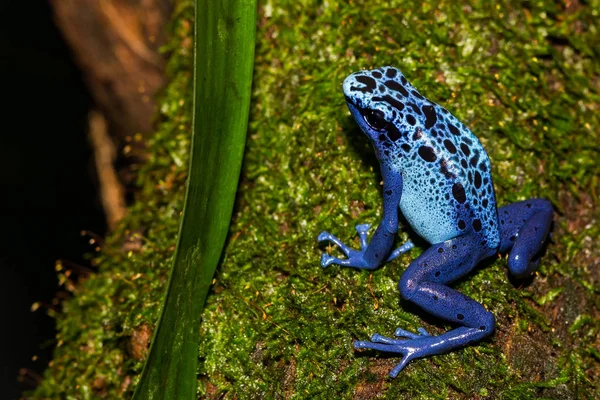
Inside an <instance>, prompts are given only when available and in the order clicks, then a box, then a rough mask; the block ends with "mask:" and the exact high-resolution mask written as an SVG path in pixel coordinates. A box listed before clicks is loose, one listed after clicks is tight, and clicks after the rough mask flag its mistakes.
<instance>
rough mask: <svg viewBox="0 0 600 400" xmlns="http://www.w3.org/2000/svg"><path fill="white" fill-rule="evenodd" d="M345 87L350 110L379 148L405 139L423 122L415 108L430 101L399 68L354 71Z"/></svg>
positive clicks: (345, 81) (346, 81)
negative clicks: (414, 110) (417, 115)
mask: <svg viewBox="0 0 600 400" xmlns="http://www.w3.org/2000/svg"><path fill="white" fill-rule="evenodd" d="M343 90H344V95H345V96H346V103H347V104H348V108H349V109H350V113H351V114H352V116H353V117H354V119H355V120H356V122H357V123H358V125H359V126H360V128H361V129H362V131H363V132H364V133H365V134H366V135H367V136H368V137H369V138H370V139H371V140H372V141H373V143H374V145H375V147H377V148H380V147H381V145H383V144H384V143H388V144H389V143H390V142H393V143H396V142H404V141H405V140H407V139H406V138H407V135H408V134H409V133H410V132H413V131H414V130H415V129H416V128H418V127H419V126H420V125H421V120H420V118H417V117H416V115H414V112H413V109H412V107H413V106H414V107H417V104H419V103H423V102H424V101H425V102H427V100H425V99H424V98H423V97H422V96H421V95H420V94H419V93H418V92H417V90H416V89H415V88H414V87H413V86H412V85H411V84H410V83H409V82H408V81H407V80H406V78H405V77H404V75H403V74H402V72H400V71H399V70H398V69H397V68H394V67H383V68H378V69H374V70H371V71H360V72H356V73H354V74H351V75H350V76H348V77H347V78H346V79H345V80H344V84H343Z"/></svg>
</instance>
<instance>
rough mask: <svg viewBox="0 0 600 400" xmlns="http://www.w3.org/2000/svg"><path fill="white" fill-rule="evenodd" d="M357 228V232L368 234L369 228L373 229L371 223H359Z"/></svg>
mask: <svg viewBox="0 0 600 400" xmlns="http://www.w3.org/2000/svg"><path fill="white" fill-rule="evenodd" d="M355 228H356V232H358V233H359V234H362V233H365V234H366V233H367V232H368V231H369V229H371V224H358V225H356V227H355Z"/></svg>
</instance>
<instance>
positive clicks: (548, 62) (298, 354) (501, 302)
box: [31, 0, 600, 399]
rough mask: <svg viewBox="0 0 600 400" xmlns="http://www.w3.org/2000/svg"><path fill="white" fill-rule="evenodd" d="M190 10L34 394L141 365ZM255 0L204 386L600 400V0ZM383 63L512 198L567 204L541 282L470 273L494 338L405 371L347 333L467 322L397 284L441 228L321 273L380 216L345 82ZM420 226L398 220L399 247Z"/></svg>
mask: <svg viewBox="0 0 600 400" xmlns="http://www.w3.org/2000/svg"><path fill="white" fill-rule="evenodd" d="M192 7H193V4H192V2H190V1H179V2H178V3H177V9H176V12H175V14H174V17H173V22H172V25H171V31H172V39H171V42H170V45H169V46H168V48H167V49H166V50H167V51H168V52H169V54H170V63H169V67H168V74H169V77H170V82H171V83H170V84H169V86H168V87H167V88H166V89H165V91H164V93H163V95H162V98H161V104H160V109H159V117H158V121H157V127H158V128H157V132H156V135H155V136H154V138H153V139H152V141H151V143H150V144H149V150H148V151H149V159H148V161H147V163H145V165H144V166H143V167H142V168H141V169H140V171H139V181H138V182H139V191H138V193H137V200H136V202H135V203H134V204H133V205H132V206H131V207H130V210H129V216H128V217H127V218H126V219H125V220H124V221H123V223H122V225H121V227H120V228H119V229H118V230H117V231H116V232H114V233H113V234H112V235H111V236H110V237H109V238H107V240H106V243H104V244H102V245H101V246H100V247H101V249H100V251H99V253H98V254H97V256H96V262H97V264H98V266H99V272H98V273H97V274H94V275H92V276H89V277H87V278H86V279H81V280H80V281H79V282H76V283H75V282H73V280H74V275H75V273H71V272H70V271H68V270H64V269H62V270H61V271H60V272H59V273H60V277H61V282H63V285H64V286H65V288H67V289H68V290H70V291H71V292H72V293H73V295H72V297H71V298H70V299H68V300H66V301H64V303H63V312H62V313H60V314H59V315H57V316H56V319H57V326H58V335H57V347H56V351H55V357H54V360H53V361H52V363H51V365H50V367H49V368H48V369H47V371H46V372H45V374H44V379H43V381H42V382H41V384H40V386H39V387H38V388H37V389H36V390H35V392H34V393H32V394H31V397H32V398H40V399H41V398H65V399H89V398H128V397H129V396H131V394H132V392H133V389H134V387H135V384H136V382H137V380H138V377H139V373H140V372H141V370H142V364H143V360H144V358H145V355H146V353H145V351H146V348H147V346H148V340H149V338H150V337H151V332H152V330H153V328H154V324H155V321H156V319H157V317H158V311H159V307H160V301H161V299H162V296H163V293H164V290H165V287H166V279H167V276H168V270H169V267H170V265H171V257H172V255H173V250H174V245H175V241H176V235H177V228H178V224H179V217H180V213H181V210H182V205H183V196H184V184H185V177H186V172H187V165H186V164H187V159H188V154H187V153H188V149H189V132H190V123H191V120H190V115H191V112H190V111H191V95H192V89H191V83H192V82H191V61H192V43H191V40H192V27H193V25H192V20H191V18H192V14H193V12H192V11H193V10H192ZM259 12H260V20H259V26H258V40H257V50H256V63H255V75H254V89H253V102H252V108H251V119H250V131H249V134H248V142H247V148H246V154H245V159H244V167H243V171H242V177H241V182H240V185H239V192H238V197H237V203H236V208H235V211H234V218H233V221H232V225H231V230H230V234H229V239H228V242H227V245H226V250H225V253H224V255H223V259H222V263H221V265H220V267H219V269H218V270H217V273H216V275H215V279H214V285H213V289H212V292H211V294H210V295H209V298H208V303H207V307H206V309H205V312H204V314H203V315H202V316H200V315H199V316H198V318H202V319H203V322H202V327H201V342H200V343H199V346H198V357H199V360H200V365H199V370H198V383H199V385H198V398H207V399H221V398H227V399H262V398H266V399H279V398H286V399H287V398H293V399H305V398H328V399H338V398H339V399H368V398H390V399H446V398H451V399H474V398H479V399H538V398H548V399H550V398H552V399H593V398H600V388H599V385H600V351H599V350H598V349H599V348H600V339H599V330H600V315H599V312H598V310H599V303H600V296H599V292H600V282H599V280H600V273H599V268H600V222H599V218H600V204H599V203H600V199H599V195H600V182H599V179H600V178H599V177H600V163H599V159H600V134H599V132H600V32H599V28H600V27H599V23H598V21H599V17H600V15H598V14H599V13H600V2H599V1H597V0H591V1H586V2H582V1H577V0H573V1H564V2H556V3H550V2H542V1H526V2H517V1H510V2H509V1H471V2H450V1H442V2H437V1H435V2H434V1H425V2H423V3H416V2H408V1H389V0H386V1H379V0H369V1H351V2H347V1H335V0H329V1H318V2H308V1H281V2H274V1H267V2H261V4H260V10H259ZM384 65H393V66H396V67H398V68H400V69H401V70H402V71H403V72H404V74H405V75H406V76H407V78H408V79H409V80H410V81H411V82H412V83H413V84H414V85H415V86H416V87H417V88H419V90H420V92H421V93H423V94H424V95H425V96H427V97H428V98H429V99H431V100H433V101H436V102H438V103H440V104H441V105H443V106H444V107H446V108H447V109H448V110H450V111H451V112H452V113H453V114H455V115H456V116H457V117H458V118H459V119H461V120H462V121H463V122H464V123H465V124H466V125H467V126H469V127H470V128H471V130H472V131H473V132H474V133H475V135H477V136H478V137H479V138H480V140H481V142H482V143H483V145H484V147H485V148H486V149H487V152H488V154H489V156H490V158H491V160H492V164H493V174H494V179H495V187H496V193H497V198H498V204H499V205H504V204H507V203H510V202H514V201H518V200H523V199H526V198H530V197H545V198H548V199H550V200H551V201H552V203H553V204H554V206H555V209H556V215H555V219H554V229H553V233H552V240H551V242H550V244H549V246H548V248H547V250H546V253H545V254H544V256H543V258H542V261H541V263H540V268H539V271H538V272H537V273H536V276H535V277H534V278H533V279H530V280H527V281H512V280H511V279H510V278H509V277H508V275H507V269H506V257H505V256H499V257H498V258H497V259H493V260H490V262H487V263H485V264H484V265H482V266H480V267H479V268H477V269H476V270H475V271H473V273H471V274H470V275H468V276H467V277H465V278H464V279H462V280H461V281H460V282H458V283H457V284H456V285H455V287H456V288H458V289H459V290H460V291H461V292H463V293H465V294H466V295H468V296H471V297H473V298H474V299H475V300H477V301H479V302H481V303H482V304H484V305H485V307H486V308H487V309H488V310H489V311H491V312H493V313H494V314H495V315H496V319H497V328H496V332H495V334H494V335H493V336H492V337H491V338H489V339H487V340H484V341H482V342H480V343H477V344H476V345H474V346H470V347H467V348H464V349H460V350H458V351H454V352H451V353H449V354H445V355H440V356H435V357H431V358H427V359H423V360H417V361H413V362H412V363H410V364H409V365H408V367H407V368H406V369H405V370H404V371H402V372H401V374H400V375H399V376H398V377H397V378H396V379H391V378H389V377H388V376H387V374H388V372H389V371H390V369H391V368H393V366H394V365H395V364H396V363H397V362H398V357H397V356H395V355H385V354H381V353H377V352H355V351H354V350H353V347H352V342H353V340H355V339H360V340H367V339H368V338H369V337H370V335H371V334H372V333H374V332H378V333H380V334H384V335H388V336H389V335H392V334H393V332H394V330H395V329H396V328H397V327H402V328H404V329H408V330H413V331H414V330H416V329H417V328H418V327H420V326H424V327H425V328H427V329H428V330H429V332H430V333H432V334H440V333H442V332H444V331H445V330H447V329H449V328H451V327H450V326H449V325H447V324H444V323H443V322H441V321H438V320H435V319H433V318H431V317H429V316H427V315H426V314H425V313H423V312H421V311H419V309H418V308H416V307H414V306H412V305H411V304H409V303H407V302H404V301H401V300H400V296H399V293H398V289H397V282H398V280H399V279H400V276H401V275H402V272H403V271H404V270H405V269H406V267H407V266H408V265H409V263H410V262H411V261H412V260H414V259H415V258H416V257H417V256H418V255H419V254H420V253H421V251H422V250H423V249H424V248H425V246H426V244H425V243H423V242H422V241H420V242H418V243H417V247H416V248H415V249H414V250H412V251H411V252H409V253H408V254H406V255H403V256H401V257H399V258H398V259H397V260H394V261H393V262H391V263H389V264H387V265H385V266H383V267H382V268H380V269H378V270H376V271H371V272H369V271H357V270H354V269H343V268H339V267H337V266H333V267H329V268H327V269H322V268H321V267H320V264H319V260H320V255H321V252H322V251H328V249H324V248H319V246H318V244H317V242H316V238H317V235H318V233H319V232H320V231H321V230H328V231H330V232H332V233H333V234H335V235H338V236H339V237H340V239H342V240H343V241H345V242H347V243H351V244H353V245H354V246H355V247H358V239H357V237H356V234H355V231H354V225H356V224H357V223H370V224H372V225H376V224H377V222H378V219H379V217H380V215H381V204H382V196H381V186H380V179H381V177H380V175H379V166H378V164H377V161H376V159H375V157H374V155H373V153H372V150H371V149H370V147H369V143H368V142H367V140H366V138H365V137H364V135H362V134H361V133H360V131H359V130H358V128H357V127H356V125H355V123H354V122H353V121H352V119H351V117H350V115H349V112H348V111H347V109H346V106H345V103H344V97H343V95H342V92H341V83H342V81H343V79H344V78H345V77H346V76H347V75H348V74H349V73H351V72H354V71H357V70H359V69H364V68H372V67H379V66H384ZM198 229H202V226H199V227H198ZM409 237H414V234H413V233H410V231H409V229H408V228H407V227H403V228H401V230H400V233H399V234H398V242H403V241H405V240H407V239H408V238H409ZM331 251H332V252H334V253H335V252H336V250H335V249H331Z"/></svg>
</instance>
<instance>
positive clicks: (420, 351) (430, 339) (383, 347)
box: [354, 327, 488, 378]
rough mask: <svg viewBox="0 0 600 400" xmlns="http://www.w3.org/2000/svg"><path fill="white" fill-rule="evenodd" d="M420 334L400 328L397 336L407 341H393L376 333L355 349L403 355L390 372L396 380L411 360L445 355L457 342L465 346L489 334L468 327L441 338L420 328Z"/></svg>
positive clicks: (455, 330)
mask: <svg viewBox="0 0 600 400" xmlns="http://www.w3.org/2000/svg"><path fill="white" fill-rule="evenodd" d="M418 332H419V334H417V333H412V332H409V331H405V330H404V329H402V328H398V329H397V330H396V332H395V336H397V337H405V338H407V339H392V338H389V337H386V336H382V335H379V334H377V333H375V334H373V336H371V341H370V342H367V341H359V340H357V341H355V342H354V348H355V349H358V350H362V349H372V350H378V351H383V352H387V353H397V354H401V355H402V360H401V361H400V363H398V365H396V366H395V367H394V368H393V369H392V370H391V371H390V376H391V377H392V378H395V377H396V376H398V374H399V373H400V371H402V370H403V369H404V367H406V365H407V364H408V363H409V362H410V361H411V360H414V359H416V358H422V357H427V356H431V355H435V354H441V353H444V352H446V351H449V350H451V349H453V348H454V347H456V342H460V343H461V345H464V344H466V343H468V342H470V341H476V340H479V339H481V338H482V337H484V336H486V335H487V334H488V333H487V332H484V331H482V330H480V329H476V328H468V327H460V328H457V329H454V330H452V331H449V332H446V333H444V334H443V335H440V336H431V335H430V334H429V333H428V332H427V331H426V330H425V329H423V328H419V329H418Z"/></svg>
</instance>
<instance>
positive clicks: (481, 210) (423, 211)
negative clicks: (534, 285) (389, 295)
mask: <svg viewBox="0 0 600 400" xmlns="http://www.w3.org/2000/svg"><path fill="white" fill-rule="evenodd" d="M342 90H343V93H344V97H345V99H346V105H347V106H348V109H349V110H350V114H351V115H352V117H353V119H354V121H355V122H356V123H357V124H358V126H359V128H360V130H361V131H362V132H363V133H364V134H365V135H366V136H367V137H368V139H369V141H370V142H371V144H372V147H373V149H374V151H375V155H376V157H377V160H378V162H379V167H380V171H381V177H382V180H383V189H382V196H383V212H382V217H381V221H380V222H379V224H378V226H377V228H376V229H375V231H374V233H373V235H372V237H371V239H370V240H369V238H368V233H369V230H370V225H369V224H359V225H357V226H356V232H357V234H358V238H359V243H360V249H358V250H357V249H353V248H351V247H350V246H347V245H346V244H344V243H343V242H342V241H341V240H340V239H338V238H337V237H336V236H334V235H332V234H331V233H329V232H327V231H323V232H321V233H320V234H319V235H318V241H319V243H321V244H324V243H327V244H333V245H335V246H337V247H339V249H340V250H341V252H342V253H343V254H344V255H345V258H342V257H335V256H333V255H330V254H328V253H327V252H324V253H323V254H322V256H321V266H322V267H324V268H325V267H328V266H331V265H339V266H342V267H352V268H356V269H364V270H375V269H377V268H379V267H380V266H381V265H382V264H384V263H387V262H390V261H392V260H394V259H395V258H397V257H399V256H400V255H402V254H404V253H406V252H408V251H410V250H411V249H412V248H413V247H414V243H413V242H412V241H411V240H409V241H407V242H406V243H404V244H403V245H401V246H399V247H397V248H396V249H393V250H392V248H393V245H394V242H395V239H396V236H397V232H398V230H399V218H400V215H399V212H401V213H402V215H403V216H404V219H405V220H406V222H407V223H408V225H410V227H411V228H412V230H413V231H414V232H415V233H416V234H417V235H418V236H420V237H421V238H423V239H424V241H425V242H427V243H428V244H429V247H427V248H426V249H425V250H424V251H423V252H422V253H421V254H420V255H419V256H418V257H416V258H415V259H414V260H413V261H412V262H411V263H410V264H409V266H408V267H407V268H406V270H405V271H404V273H403V274H402V276H401V278H400V281H399V283H398V289H399V291H400V296H401V298H402V299H403V300H404V301H408V302H410V303H413V304H415V305H417V306H418V307H419V308H421V309H422V310H424V311H425V312H426V313H428V314H430V315H433V316H435V317H437V318H439V319H441V320H444V321H447V322H450V323H451V325H452V326H454V327H453V328H452V329H449V330H448V331H446V332H444V333H442V334H439V335H432V334H430V333H429V332H428V331H427V330H426V329H424V328H423V327H420V328H418V329H417V332H416V333H415V332H411V331H409V330H405V329H402V328H398V329H397V330H396V331H395V332H394V337H388V336H383V335H380V334H378V333H374V334H373V335H372V336H371V338H370V341H362V340H356V341H354V348H355V349H357V350H359V351H360V350H363V349H369V350H376V351H381V352H387V353H392V354H399V355H400V356H401V360H400V362H399V363H398V364H397V365H396V366H395V367H394V368H393V369H392V370H391V371H390V373H389V375H390V376H391V377H392V378H394V377H396V376H397V375H398V374H399V373H400V371H402V370H403V369H404V367H405V366H406V365H407V364H408V363H409V362H410V361H412V360H414V359H417V358H424V357H430V356H435V355H438V354H442V353H446V352H449V351H452V350H454V349H457V348H461V347H465V346H467V345H471V344H474V343H475V342H478V341H480V340H482V339H484V338H486V337H488V336H490V335H491V334H492V333H493V332H494V329H495V325H496V321H495V317H494V315H493V314H492V313H491V312H490V311H488V310H487V309H486V308H485V307H484V306H483V305H482V304H481V303H479V302H477V301H475V300H474V299H472V298H471V297H468V296H466V295H464V294H462V293H461V292H459V291H458V290H456V289H454V288H452V287H451V285H450V284H451V283H453V282H455V281H456V280H458V279H460V278H462V277H464V276H466V275H467V274H469V273H470V272H471V271H472V270H473V269H474V268H475V267H476V266H477V265H478V264H480V263H481V262H482V261H483V260H485V259H488V258H490V257H494V256H496V255H498V254H507V255H508V261H507V263H508V270H509V272H510V274H511V275H512V276H513V277H515V278H516V279H524V278H527V277H530V276H531V275H532V274H533V272H534V271H535V270H536V269H537V267H538V265H539V262H540V258H541V255H542V253H543V249H544V248H545V244H546V243H547V240H548V237H549V234H550V230H551V224H552V219H553V213H554V210H553V206H552V203H551V202H550V201H548V200H547V199H543V198H532V199H528V200H523V201H518V202H515V203H512V204H508V205H505V206H502V207H497V206H496V194H495V190H494V185H493V181H492V168H491V163H490V159H489V157H488V155H487V153H486V151H485V149H484V148H483V146H482V144H481V142H480V141H479V139H478V138H477V137H476V136H475V135H474V134H473V133H472V132H471V130H470V129H469V128H468V127H467V126H466V125H464V124H463V123H462V122H461V121H459V119H458V118H456V117H455V116H454V115H453V114H452V113H450V112H449V111H448V110H447V109H446V108H444V107H442V106H440V105H439V104H437V103H435V102H433V101H431V100H429V99H427V98H426V97H425V96H423V95H422V94H421V93H420V92H419V91H418V90H417V89H416V88H415V87H414V86H413V85H412V84H411V83H410V82H409V81H408V80H407V78H406V77H405V76H404V74H403V73H402V72H401V71H400V70H399V69H398V68H395V67H392V66H387V67H381V68H377V69H372V70H362V71H359V72H355V73H352V74H350V75H349V76H348V77H347V78H346V79H345V80H344V82H343V84H342Z"/></svg>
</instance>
